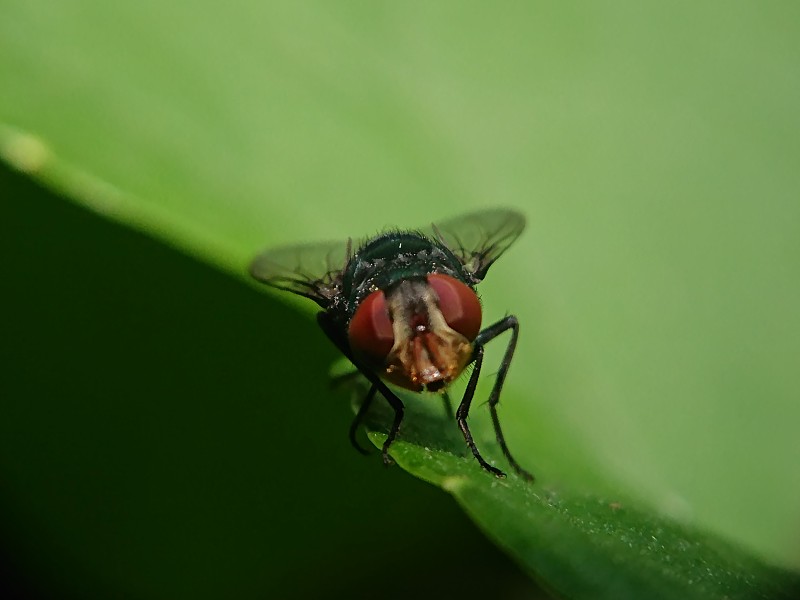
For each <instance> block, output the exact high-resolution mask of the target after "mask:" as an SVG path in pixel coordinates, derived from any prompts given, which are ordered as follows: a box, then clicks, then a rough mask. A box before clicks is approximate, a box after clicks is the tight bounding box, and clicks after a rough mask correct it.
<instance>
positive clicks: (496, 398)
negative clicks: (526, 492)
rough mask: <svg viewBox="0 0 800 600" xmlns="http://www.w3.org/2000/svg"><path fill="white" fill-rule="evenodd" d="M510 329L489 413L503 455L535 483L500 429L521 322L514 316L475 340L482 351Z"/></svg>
mask: <svg viewBox="0 0 800 600" xmlns="http://www.w3.org/2000/svg"><path fill="white" fill-rule="evenodd" d="M509 329H510V330H511V340H509V342H508V346H506V352H505V354H504V355H503V361H502V362H501V363H500V369H499V370H498V371H497V378H496V379H495V381H494V386H493V387H492V393H491V394H490V395H489V411H490V413H491V415H492V424H493V425H494V433H495V435H496V436H497V443H498V444H500V448H501V449H502V450H503V454H504V455H505V457H506V459H507V460H508V463H509V464H510V465H511V466H512V467H513V468H514V470H515V471H516V472H517V474H518V475H520V476H521V477H523V478H525V479H527V480H529V481H533V475H531V474H530V473H528V471H526V470H525V469H523V468H522V467H521V466H520V465H519V463H518V462H517V461H516V460H515V459H514V457H513V456H511V452H510V451H509V450H508V446H507V445H506V439H505V437H504V436H503V430H502V429H501V428H500V418H499V417H498V416H497V404H498V403H499V402H500V391H501V390H502V389H503V383H504V382H505V380H506V375H507V374H508V368H509V367H510V366H511V359H512V358H513V357H514V350H515V349H516V347H517V336H518V335H519V321H517V318H516V317H514V316H508V317H506V318H505V319H502V320H500V321H498V322H497V323H495V324H494V325H490V326H489V327H487V328H486V329H484V330H483V331H481V332H480V333H479V334H478V337H476V338H475V347H476V349H477V348H481V350H482V349H483V346H484V345H485V344H486V343H488V342H490V341H492V340H493V339H494V338H496V337H497V336H498V335H500V334H501V333H504V332H506V331H508V330H509ZM476 364H477V363H476Z"/></svg>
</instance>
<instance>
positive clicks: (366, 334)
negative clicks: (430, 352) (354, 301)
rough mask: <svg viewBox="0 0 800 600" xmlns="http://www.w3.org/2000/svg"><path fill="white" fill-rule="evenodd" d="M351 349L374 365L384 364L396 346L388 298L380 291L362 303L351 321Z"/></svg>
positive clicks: (349, 334) (349, 331)
mask: <svg viewBox="0 0 800 600" xmlns="http://www.w3.org/2000/svg"><path fill="white" fill-rule="evenodd" d="M348 337H349V338H350V347H351V348H352V349H353V351H354V352H355V353H357V354H359V355H361V356H363V357H364V358H366V359H367V360H369V361H370V362H372V363H375V364H381V363H383V361H384V359H385V358H386V356H387V355H388V354H389V351H390V350H391V349H392V345H393V344H394V331H393V330H392V322H391V321H390V320H389V312H388V310H387V309H386V296H384V294H383V292H382V291H380V290H378V291H376V292H372V293H371V294H370V295H369V296H367V297H366V298H364V300H362V301H361V304H359V305H358V308H357V309H356V313H355V314H354V315H353V318H352V319H351V320H350V328H349V330H348Z"/></svg>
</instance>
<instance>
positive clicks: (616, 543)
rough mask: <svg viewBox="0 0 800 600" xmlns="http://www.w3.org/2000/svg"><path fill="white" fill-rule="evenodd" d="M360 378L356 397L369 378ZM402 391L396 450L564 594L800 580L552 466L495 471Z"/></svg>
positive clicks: (734, 594) (782, 587) (725, 588)
mask: <svg viewBox="0 0 800 600" xmlns="http://www.w3.org/2000/svg"><path fill="white" fill-rule="evenodd" d="M354 388H355V389H354V394H353V398H354V404H357V403H358V399H360V398H362V397H363V395H364V393H365V392H366V387H359V386H354ZM401 395H402V396H403V397H404V400H405V403H406V405H407V408H409V409H410V410H409V411H408V412H409V413H410V414H409V415H408V416H407V418H406V420H405V421H404V424H403V426H402V428H401V432H402V434H401V437H400V439H399V441H396V442H395V443H394V444H393V445H392V447H391V456H392V457H393V458H394V459H395V460H396V461H397V463H398V464H399V465H400V466H401V467H402V468H403V469H405V470H406V471H408V472H409V473H411V474H413V475H415V476H417V477H419V478H421V479H423V480H425V481H428V482H430V483H432V484H433V485H436V486H438V487H440V488H442V489H443V490H444V491H446V492H449V493H450V494H452V495H453V497H454V498H455V499H456V500H457V501H458V502H459V504H461V505H462V506H463V507H464V509H465V510H466V511H467V513H468V514H469V515H470V516H471V517H472V518H473V519H474V520H475V522H476V523H478V525H479V526H480V527H481V528H482V529H483V530H484V531H486V533H487V535H489V536H490V537H491V538H492V539H494V540H495V541H496V542H497V543H498V544H499V545H500V546H501V547H502V548H505V549H506V551H508V552H509V554H510V555H511V556H513V557H514V558H515V559H516V560H517V562H518V563H519V564H520V565H521V566H522V567H523V568H524V569H525V570H527V571H528V572H529V573H530V574H531V576H532V577H534V578H536V579H537V580H539V581H540V583H541V584H542V585H543V586H544V587H545V588H549V589H551V590H552V591H554V592H555V593H556V594H557V595H558V596H559V597H565V598H587V599H589V598H608V599H616V598H653V599H671V598H674V599H681V600H689V599H694V598H696V599H698V600H705V599H708V598H724V599H726V600H733V599H736V598H741V599H743V600H744V599H746V600H751V599H755V598H764V599H769V600H773V599H777V598H785V599H786V600H789V599H791V598H794V597H795V594H796V593H797V590H798V589H800V576H798V575H797V574H796V573H791V572H788V571H784V570H781V569H777V568H774V567H770V566H767V565H765V564H764V563H763V562H761V561H759V560H758V559H756V558H754V557H753V556H752V555H750V554H748V553H747V552H745V551H744V550H743V549H741V548H739V547H736V546H734V545H732V544H730V543H727V542H725V541H723V540H721V539H719V538H718V537H717V536H714V535H712V534H709V533H707V532H703V531H701V530H699V529H697V528H695V527H691V526H687V525H686V524H681V523H678V522H676V521H674V520H671V519H668V518H665V517H663V516H660V515H658V514H657V513H656V512H655V511H653V509H652V508H649V507H642V506H641V505H640V504H639V503H637V502H635V501H633V500H632V499H630V498H624V497H622V496H620V495H599V494H597V493H593V492H590V491H586V490H579V489H575V488H570V487H568V486H565V485H564V484H563V483H561V482H559V481H557V480H554V479H553V478H552V477H550V476H549V474H542V473H539V474H538V477H537V481H536V482H535V483H531V482H529V481H526V480H525V479H522V478H521V477H519V476H518V475H516V474H514V473H513V472H511V473H510V474H509V475H508V476H507V477H505V478H502V479H498V478H497V477H495V476H494V475H492V474H490V473H488V472H486V471H484V470H482V469H481V468H480V466H479V465H478V463H477V462H476V461H475V460H474V459H473V457H472V456H471V455H470V453H469V452H468V451H467V450H466V445H465V443H464V440H463V438H461V436H460V432H459V431H458V430H457V428H456V426H455V423H454V422H453V421H452V420H451V419H445V418H443V417H444V414H445V413H444V412H443V411H442V410H441V409H440V410H438V411H437V410H436V407H434V406H432V404H431V403H430V402H429V401H430V398H427V400H428V402H426V401H425V400H421V399H420V398H419V397H414V396H411V395H409V394H407V393H406V394H401ZM384 404H385V403H384ZM434 404H435V403H434ZM389 413H390V411H389V410H388V409H387V407H386V406H385V405H378V406H377V407H376V408H371V409H370V413H368V415H367V420H366V423H367V425H368V426H369V427H370V429H371V430H372V431H371V432H370V434H369V437H370V439H371V440H372V441H373V443H374V445H375V447H376V448H381V447H382V445H383V442H384V441H385V439H386V433H385V432H386V431H387V430H388V425H389V424H390V423H391V418H390V417H391V415H390V414H389ZM479 449H480V450H481V452H482V454H483V456H484V458H487V457H488V456H490V454H489V453H490V452H491V453H493V454H495V455H497V454H499V448H498V447H497V445H496V444H493V443H490V442H488V441H487V440H486V439H484V440H483V441H482V443H480V444H479ZM492 462H493V461H492ZM494 464H495V466H498V467H501V468H504V469H506V468H507V467H505V466H503V463H501V462H495V463H494Z"/></svg>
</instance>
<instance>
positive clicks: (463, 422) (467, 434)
mask: <svg viewBox="0 0 800 600" xmlns="http://www.w3.org/2000/svg"><path fill="white" fill-rule="evenodd" d="M473 360H474V361H475V365H474V367H473V368H472V374H471V375H470V376H469V383H467V389H466V390H465V391H464V398H463V400H461V404H460V405H459V406H458V410H457V411H456V422H457V423H458V426H459V428H460V429H461V433H463V434H464V439H465V440H466V442H467V446H469V449H470V450H472V456H474V457H475V460H477V461H478V462H479V463H480V465H481V466H482V467H483V468H484V469H486V470H487V471H489V472H490V473H494V474H495V475H497V476H498V477H505V476H506V474H505V473H503V472H502V471H501V470H500V469H498V468H497V467H493V466H492V465H490V464H489V463H488V462H486V460H485V459H484V458H483V457H482V456H481V453H480V452H478V447H477V446H476V445H475V440H473V439H472V432H471V431H470V430H469V425H467V417H468V416H469V407H470V405H471V404H472V398H473V397H474V396H475V387H476V386H477V385H478V377H479V376H480V374H481V364H482V363H483V346H476V347H475V353H474V355H473Z"/></svg>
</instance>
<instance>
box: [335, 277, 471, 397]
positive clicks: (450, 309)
mask: <svg viewBox="0 0 800 600" xmlns="http://www.w3.org/2000/svg"><path fill="white" fill-rule="evenodd" d="M480 326H481V305H480V301H479V300H478V297H477V295H476V294H475V291H474V290H473V289H472V288H470V287H469V286H468V285H466V284H464V283H462V282H461V281H459V280H458V279H455V278H454V277H450V276H449V275H443V274H437V273H434V274H431V275H428V276H426V277H415V278H413V279H404V280H401V281H400V282H398V283H397V284H396V285H393V286H391V287H389V288H388V289H387V290H386V291H385V292H384V291H382V290H377V291H374V292H372V293H371V294H370V295H369V296H367V297H366V298H365V299H364V300H363V301H362V302H361V303H360V305H359V306H358V309H357V310H356V312H355V314H354V315H353V318H352V320H351V321H350V325H349V328H348V337H349V342H350V347H351V349H352V350H353V352H354V354H355V355H356V356H357V357H358V358H359V360H361V361H362V362H363V363H365V364H366V365H368V366H369V367H370V368H373V369H375V370H376V371H377V372H378V373H379V374H380V375H381V376H383V377H384V378H385V379H387V380H388V381H390V382H392V383H394V384H395V385H399V386H401V387H404V388H407V389H410V390H413V391H422V390H423V389H426V390H429V391H439V390H442V389H444V388H445V387H446V386H447V385H448V384H449V383H451V382H452V381H453V380H454V379H456V378H457V377H458V376H459V375H460V374H461V372H462V371H463V370H464V368H465V367H466V366H467V365H468V364H469V362H470V361H471V360H472V352H473V345H472V342H473V340H474V339H475V337H476V336H477V335H478V332H479V331H480Z"/></svg>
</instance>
